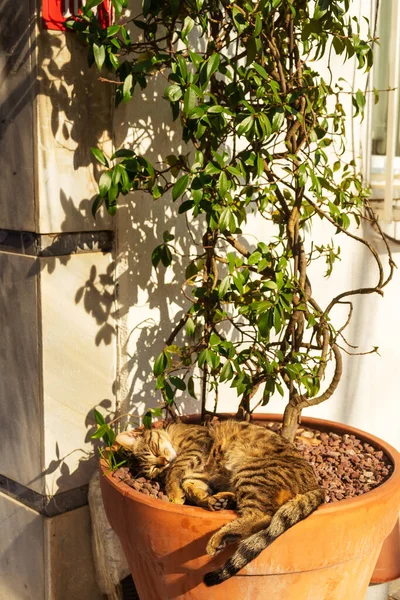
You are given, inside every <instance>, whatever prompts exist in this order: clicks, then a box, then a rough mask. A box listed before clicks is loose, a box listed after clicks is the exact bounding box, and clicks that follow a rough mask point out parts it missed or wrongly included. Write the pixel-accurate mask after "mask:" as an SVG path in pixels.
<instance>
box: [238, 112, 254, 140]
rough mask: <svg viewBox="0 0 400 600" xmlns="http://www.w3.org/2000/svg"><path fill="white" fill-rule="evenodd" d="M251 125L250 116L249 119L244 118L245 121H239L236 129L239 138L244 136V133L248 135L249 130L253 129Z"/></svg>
mask: <svg viewBox="0 0 400 600" xmlns="http://www.w3.org/2000/svg"><path fill="white" fill-rule="evenodd" d="M253 125H254V118H253V116H252V115H250V116H249V117H246V118H245V119H243V121H241V123H240V125H239V126H238V128H237V134H238V135H239V136H241V135H245V134H246V133H248V132H249V131H250V129H251V128H252V127H253Z"/></svg>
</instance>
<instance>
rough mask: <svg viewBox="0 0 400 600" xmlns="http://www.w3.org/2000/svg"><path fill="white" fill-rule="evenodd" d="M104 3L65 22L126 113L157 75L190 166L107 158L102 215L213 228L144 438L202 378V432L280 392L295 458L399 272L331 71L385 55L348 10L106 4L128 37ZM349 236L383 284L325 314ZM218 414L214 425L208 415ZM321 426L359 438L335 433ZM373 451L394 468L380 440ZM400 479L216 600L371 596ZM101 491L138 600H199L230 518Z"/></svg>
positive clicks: (317, 5)
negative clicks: (319, 238) (304, 431)
mask: <svg viewBox="0 0 400 600" xmlns="http://www.w3.org/2000/svg"><path fill="white" fill-rule="evenodd" d="M98 4H100V0H88V2H87V3H86V6H85V7H84V8H83V12H82V17H81V18H80V19H78V20H76V21H74V22H73V23H72V24H71V27H72V28H73V29H75V30H76V31H78V32H79V34H80V35H81V37H82V38H83V39H84V40H85V41H86V43H87V44H88V45H89V63H90V64H91V63H96V65H97V67H98V68H99V69H103V67H107V68H108V69H109V70H111V71H113V76H112V77H108V78H107V79H108V80H109V81H110V82H111V84H112V85H114V86H115V98H116V103H117V104H119V103H120V102H128V101H129V100H130V99H131V98H132V97H133V96H134V95H135V92H136V91H137V90H138V89H143V88H145V87H146V85H147V81H148V80H149V78H153V77H163V78H164V79H165V80H166V81H165V83H166V86H165V94H164V96H165V100H166V101H167V102H169V103H170V106H171V110H172V114H173V117H174V119H175V120H177V121H178V126H177V128H178V129H179V131H180V132H181V136H182V138H181V139H182V142H183V143H184V144H187V149H188V153H187V154H178V153H177V154H176V155H169V156H166V157H164V161H163V164H162V165H161V166H157V165H154V164H152V163H151V162H150V161H149V160H148V159H147V158H146V157H145V156H141V155H139V154H138V153H137V152H136V149H135V148H129V149H128V148H121V149H119V150H117V151H116V152H115V153H114V155H113V156H112V157H111V158H110V159H109V158H108V157H106V156H105V155H104V154H103V153H102V152H101V151H100V150H98V149H93V154H94V155H95V157H96V159H97V160H98V161H99V163H100V164H101V165H103V166H104V168H105V169H104V171H103V173H102V175H101V177H100V181H99V195H98V196H97V198H96V199H95V200H94V203H93V214H94V215H95V214H96V212H97V210H98V209H99V208H100V206H101V205H102V204H104V205H105V207H106V209H107V210H108V212H109V213H110V214H115V212H116V210H117V201H118V197H119V196H120V195H121V194H123V195H126V194H128V193H130V192H134V191H135V190H145V191H147V192H148V193H149V196H150V198H151V197H152V198H153V199H154V200H159V201H165V202H170V201H172V202H173V203H179V209H178V213H179V214H181V215H184V216H185V217H186V218H187V219H188V222H189V227H193V228H194V227H195V228H196V229H197V230H199V228H200V229H201V231H202V237H201V239H202V247H201V248H200V250H199V251H198V253H197V255H196V256H195V257H194V258H192V259H191V260H190V262H189V263H188V265H187V267H186V271H185V273H184V274H182V284H183V288H182V289H183V294H184V297H185V299H186V300H185V301H186V307H185V314H184V316H183V317H182V318H181V319H180V320H179V322H177V323H176V324H174V326H173V327H172V330H171V334H170V336H169V337H168V340H167V341H166V343H165V346H164V347H163V348H162V349H161V351H160V353H159V354H158V356H157V358H156V360H155V362H154V368H153V373H154V379H155V385H156V388H157V389H158V390H159V391H160V393H161V395H162V405H161V408H160V409H158V410H154V409H153V410H149V411H148V412H147V413H146V415H145V418H144V423H145V425H146V426H151V419H152V416H154V415H156V416H160V415H161V414H162V412H161V411H165V414H166V415H168V416H170V417H172V418H174V417H175V415H176V409H177V404H176V394H177V391H178V390H180V391H186V390H187V392H188V393H189V394H190V395H192V396H194V395H195V394H196V389H197V388H198V386H197V381H198V380H199V381H200V382H201V385H200V387H201V389H200V404H201V405H200V417H199V418H200V419H202V420H205V419H207V418H210V417H212V416H213V415H214V414H216V413H217V410H218V409H217V405H218V393H219V390H220V389H221V385H225V386H226V385H228V386H230V387H232V388H235V389H236V391H237V394H238V406H237V411H236V416H237V417H238V418H241V419H250V418H253V417H254V416H255V413H254V410H255V408H256V407H258V406H260V405H261V406H266V405H267V404H268V402H269V399H270V397H271V396H272V395H273V394H275V393H278V394H281V395H282V396H285V395H286V407H285V410H284V414H283V424H282V432H281V433H282V435H283V436H284V437H285V438H286V439H287V440H289V441H293V440H294V438H295V435H296V431H297V428H298V425H299V423H300V415H301V411H302V410H303V409H304V408H305V407H310V406H314V405H316V404H319V403H321V402H323V401H325V400H327V399H328V398H330V397H331V396H332V394H333V393H334V392H335V390H336V388H337V386H338V384H339V381H340V378H341V374H342V352H343V350H344V351H346V352H347V351H349V346H347V342H346V340H345V337H344V330H345V328H346V327H347V326H348V324H349V322H350V318H351V316H352V311H353V305H352V300H353V297H354V296H355V295H357V294H370V293H378V294H382V290H383V288H384V287H385V286H386V285H387V284H388V282H389V281H390V279H391V277H392V273H393V268H394V263H393V261H392V258H391V254H390V249H389V247H388V245H387V244H386V241H385V237H384V235H383V233H382V231H381V229H380V226H379V223H378V222H377V221H376V219H375V217H374V214H373V212H372V211H371V209H370V208H369V204H368V198H369V191H368V190H367V189H366V188H365V187H364V185H363V184H362V178H361V177H360V175H359V173H358V171H357V165H356V163H355V162H354V161H353V160H349V159H348V156H347V155H346V152H345V137H344V134H345V119H346V113H345V110H344V107H343V104H342V102H341V94H342V93H343V92H344V93H347V92H346V90H343V87H342V86H341V82H340V81H334V79H333V74H332V70H331V68H330V60H331V59H330V57H331V55H340V56H342V57H343V59H349V58H351V57H355V59H356V61H357V66H358V68H359V69H362V70H365V71H368V70H369V69H370V67H371V65H372V58H373V51H372V46H373V42H374V39H373V37H371V36H370V34H369V33H368V32H365V31H363V30H361V27H360V25H359V23H358V21H357V19H356V18H355V17H351V16H349V14H348V10H349V4H350V2H349V0H331V1H330V2H327V1H326V0H317V1H316V2H307V1H304V2H293V1H291V0H261V1H260V2H239V3H228V2H224V1H223V2H216V1H215V0H181V1H180V0H174V1H172V2H163V1H161V0H144V1H143V3H142V9H141V14H139V15H137V16H136V15H135V17H134V18H130V17H129V18H128V17H126V18H124V19H122V20H120V17H121V14H122V12H123V10H124V8H126V6H127V0H112V4H113V6H114V9H115V16H116V22H115V24H114V25H112V26H110V27H108V28H106V29H104V28H102V27H101V26H100V24H99V23H98V21H97V19H96V18H95V16H94V15H93V10H92V9H93V8H94V7H95V6H97V5H98ZM131 27H134V33H130V28H131ZM323 55H328V56H329V58H328V71H327V72H328V77H327V78H324V77H323V76H322V75H321V74H320V73H319V72H318V71H317V69H316V67H315V63H314V61H315V60H316V59H319V58H320V57H322V56H323ZM352 100H353V105H354V113H355V116H357V115H358V114H361V115H363V111H364V108H365V103H366V99H365V94H364V93H363V92H362V91H361V90H358V91H357V92H355V93H354V94H353V95H352ZM250 214H253V215H255V216H256V218H257V219H258V220H263V222H264V223H265V236H264V237H263V239H261V240H260V241H258V243H256V244H255V243H252V244H249V243H247V241H246V232H247V231H248V227H249V224H248V220H249V215H250ZM182 218H183V217H182ZM364 222H369V223H372V224H373V225H374V227H375V229H376V230H377V231H378V233H379V234H380V236H381V238H382V240H383V242H384V243H385V244H386V248H387V254H388V267H389V268H388V273H387V274H386V275H385V272H384V268H383V265H382V262H381V259H380V256H379V255H378V253H377V252H376V250H375V248H374V246H373V245H372V244H371V243H370V242H369V241H367V240H366V239H365V238H363V237H362V235H361V234H360V233H359V232H358V231H357V228H358V227H359V226H360V224H362V223H364ZM317 227H326V228H327V231H328V230H329V228H330V231H329V234H328V235H333V234H335V235H334V238H333V239H334V241H329V242H328V243H324V244H313V242H312V232H313V231H315V228H317ZM346 237H347V238H351V239H352V240H353V241H354V242H357V243H359V244H363V245H364V246H365V247H366V248H367V250H368V251H369V252H370V253H371V255H372V256H373V258H374V259H375V262H376V266H377V277H376V282H375V285H372V286H368V287H363V288H360V289H354V290H353V289H352V290H338V289H334V290H333V295H332V298H331V300H330V301H329V303H328V304H327V306H324V307H323V306H321V304H320V302H319V301H318V298H317V296H316V294H317V293H318V285H316V283H315V281H313V276H312V274H313V264H314V262H316V261H321V260H322V261H326V276H329V275H330V274H331V272H332V269H333V266H334V263H335V261H336V260H337V259H338V258H339V254H340V249H339V247H338V243H337V240H339V239H341V238H346ZM173 241H174V235H173V234H172V233H171V232H170V231H167V232H165V233H164V237H163V240H160V244H159V245H158V246H157V247H156V248H155V249H154V252H153V255H152V263H153V266H154V268H156V269H159V268H167V267H168V266H169V265H170V264H171V262H172V261H173V258H174V244H173V243H172V242H173ZM312 283H313V285H312ZM338 306H340V307H343V306H344V307H345V308H347V310H348V314H347V315H346V317H345V319H344V321H343V322H335V320H334V319H333V313H334V308H335V307H338ZM184 332H185V333H186V335H185V337H184V339H183V341H181V340H182V335H183V333H184ZM374 351H376V348H375V349H374V350H372V352H374ZM329 365H331V367H330V366H329ZM211 397H212V398H213V400H214V406H215V408H214V410H212V411H210V410H207V406H206V402H207V399H209V398H211ZM303 422H304V421H303ZM307 422H308V423H311V424H315V423H314V422H313V421H312V420H311V421H310V420H308V421H307ZM99 424H100V428H99V432H98V435H102V434H104V433H105V432H106V433H107V435H109V430H108V428H107V426H106V425H105V423H103V422H102V421H101V418H100V423H99ZM318 427H319V428H320V429H321V430H322V431H324V430H326V429H327V428H329V427H331V428H332V427H336V430H338V431H341V432H342V431H345V430H346V431H347V432H348V433H349V434H351V433H352V431H353V430H352V429H351V428H344V429H343V426H340V425H335V426H334V425H333V424H327V423H324V422H322V421H320V422H319V425H318ZM358 433H359V434H360V432H358ZM365 435H366V434H364V439H367V440H369V441H370V442H371V443H372V444H373V445H374V444H375V445H377V446H378V447H381V448H383V449H384V450H385V451H386V453H387V454H388V455H389V456H390V457H391V458H392V460H395V459H397V454H396V452H395V451H394V450H393V449H391V448H390V447H389V446H387V445H386V444H385V443H384V442H381V441H378V440H376V439H374V438H373V437H372V436H367V437H366V438H365ZM109 441H112V440H109ZM103 468H105V467H104V463H103ZM398 477H399V475H398V468H397V467H396V468H395V470H394V473H393V475H392V477H391V478H390V479H389V480H388V481H387V482H386V483H385V484H384V485H383V486H381V487H380V488H377V489H376V490H373V491H372V492H370V493H368V494H366V495H365V496H364V497H360V498H357V499H351V500H346V501H344V502H341V503H336V504H335V505H330V506H326V507H323V508H321V509H320V510H318V511H317V513H315V514H314V515H312V517H310V518H309V519H306V521H305V522H304V523H302V525H301V526H299V527H296V528H294V529H293V530H290V531H288V532H286V534H285V536H284V537H283V538H280V539H279V540H277V541H276V542H275V543H274V545H273V546H272V547H271V548H270V549H268V550H267V551H265V552H264V553H263V555H262V557H259V559H257V560H256V561H255V562H254V563H251V564H250V565H249V566H248V568H247V569H246V571H245V575H244V576H239V577H235V578H233V579H231V580H229V581H228V582H225V583H224V584H223V586H221V590H218V591H216V592H215V595H213V596H212V597H213V598H214V597H215V598H217V597H219V596H218V595H217V594H226V593H227V592H228V593H229V592H230V591H231V592H232V593H233V594H234V597H241V596H243V597H246V598H247V597H248V598H250V597H251V598H261V597H266V595H268V594H267V591H271V594H272V591H273V597H274V598H285V599H287V598H292V597H293V598H294V597H296V598H306V597H307V598H308V597H310V595H309V594H310V590H313V589H314V590H318V594H317V595H318V598H330V597H332V593H333V594H334V597H335V598H339V597H340V598H350V597H356V598H361V597H362V593H363V591H364V590H365V588H366V586H367V584H368V580H369V577H370V575H371V572H372V570H373V566H374V563H375V562H376V559H377V556H378V554H379V550H380V547H381V544H382V542H383V540H384V538H385V537H386V536H387V535H388V534H389V533H390V530H391V529H392V528H393V526H394V523H395V520H396V515H397V511H398V507H399V503H400V500H399V494H400V492H399V486H398V483H397V478H398ZM102 487H103V494H104V502H105V506H106V509H107V511H108V514H109V519H110V521H111V523H112V525H113V527H114V528H115V529H116V531H117V533H118V534H119V535H120V537H121V541H122V544H123V547H124V549H125V552H126V553H127V556H128V560H129V561H130V565H131V568H132V570H133V574H134V578H135V582H136V583H137V585H138V590H139V594H142V595H143V597H144V598H146V600H152V599H153V598H154V599H156V598H160V597H163V598H177V597H185V598H202V597H204V593H205V588H203V587H202V584H201V578H202V574H203V573H204V569H205V565H206V563H207V561H208V559H207V558H206V557H205V556H204V549H205V545H206V542H205V539H206V537H207V536H209V534H210V533H211V532H212V531H213V530H214V529H215V528H216V527H217V526H218V525H220V524H222V523H223V522H224V520H226V519H228V518H232V515H229V514H227V513H225V512H224V513H222V514H212V515H211V514H208V513H205V512H204V511H202V510H201V509H198V508H190V507H184V508H181V507H177V506H174V505H168V504H162V503H160V502H157V500H153V499H147V498H138V497H137V496H138V494H137V493H136V492H134V491H132V490H130V489H129V488H127V486H125V487H124V484H123V483H121V484H117V483H116V481H115V480H113V478H112V477H110V476H107V477H105V478H103V481H102ZM133 504H134V505H135V509H134V510H135V511H136V512H135V514H134V516H131V515H130V513H129V510H130V507H131V506H132V505H133ZM111 506H114V509H115V511H116V512H115V511H113V512H111ZM125 511H126V512H125ZM153 526H154V527H155V532H154V535H153V533H151V529H152V527H153ZM353 533H354V536H353V537H352V535H353ZM350 534H351V535H350ZM308 536H309V541H308V542H307V545H305V540H308ZM344 539H346V544H344V543H343V541H344ZM139 542H140V544H142V545H141V546H140V547H138V548H137V549H135V544H136V543H138V544H139ZM293 549H294V550H293ZM185 551H186V552H187V553H186V554H185ZM225 558H226V554H223V555H221V557H218V558H217V559H216V562H215V564H221V563H222V562H223V561H224V559H225ZM300 572H302V574H301V577H300V576H299V573H300ZM350 572H351V573H352V576H351V577H349V576H348V574H349V573H350ZM248 574H257V575H263V576H262V577H254V578H253V577H248V576H247V575H248ZM278 574H279V577H278ZM148 582H150V585H148ZM160 586H161V587H160ZM160 590H162V591H160ZM213 593H214V592H213ZM307 594H308V595H307ZM311 597H312V594H311ZM315 597H317V596H315Z"/></svg>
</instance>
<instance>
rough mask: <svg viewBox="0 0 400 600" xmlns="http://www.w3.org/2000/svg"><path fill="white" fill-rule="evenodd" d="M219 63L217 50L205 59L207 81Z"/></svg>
mask: <svg viewBox="0 0 400 600" xmlns="http://www.w3.org/2000/svg"><path fill="white" fill-rule="evenodd" d="M219 63H220V57H219V54H218V53H217V52H216V53H215V54H212V55H211V56H210V58H209V59H208V60H207V63H206V64H207V66H206V76H207V81H209V79H210V78H211V77H212V75H213V74H214V73H215V71H216V70H217V69H218V67H219Z"/></svg>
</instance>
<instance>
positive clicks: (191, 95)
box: [183, 87, 197, 115]
mask: <svg viewBox="0 0 400 600" xmlns="http://www.w3.org/2000/svg"><path fill="white" fill-rule="evenodd" d="M196 101H197V96H196V94H195V92H194V90H193V88H192V87H188V89H187V90H186V92H185V95H184V98H183V111H184V113H185V115H188V114H189V113H190V112H191V111H192V110H193V109H194V107H195V106H196Z"/></svg>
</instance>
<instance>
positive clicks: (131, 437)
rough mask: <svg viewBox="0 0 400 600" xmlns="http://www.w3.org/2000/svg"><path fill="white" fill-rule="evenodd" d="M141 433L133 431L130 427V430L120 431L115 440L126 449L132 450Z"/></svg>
mask: <svg viewBox="0 0 400 600" xmlns="http://www.w3.org/2000/svg"><path fill="white" fill-rule="evenodd" d="M142 435H143V432H142V431H135V430H134V429H131V430H130V431H121V433H119V434H118V435H117V437H116V438H115V441H116V442H117V444H120V445H121V446H122V447H123V448H125V449H126V450H131V451H133V450H134V448H135V446H136V444H137V442H138V441H139V438H141V437H142Z"/></svg>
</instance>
